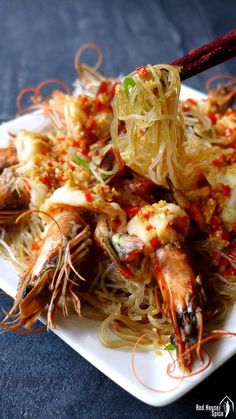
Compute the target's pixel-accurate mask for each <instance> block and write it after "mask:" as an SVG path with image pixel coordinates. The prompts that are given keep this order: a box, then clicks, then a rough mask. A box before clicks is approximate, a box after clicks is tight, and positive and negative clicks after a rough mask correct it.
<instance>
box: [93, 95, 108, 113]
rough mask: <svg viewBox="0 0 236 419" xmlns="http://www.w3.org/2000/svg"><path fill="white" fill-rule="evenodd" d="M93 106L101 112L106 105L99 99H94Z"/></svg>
mask: <svg viewBox="0 0 236 419" xmlns="http://www.w3.org/2000/svg"><path fill="white" fill-rule="evenodd" d="M95 107H96V111H97V112H101V111H103V110H104V109H105V108H106V105H104V104H103V103H102V102H101V100H100V99H98V98H96V99H95Z"/></svg>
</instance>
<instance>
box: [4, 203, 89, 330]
mask: <svg viewBox="0 0 236 419" xmlns="http://www.w3.org/2000/svg"><path fill="white" fill-rule="evenodd" d="M49 216H50V221H49V222H48V224H47V226H46V228H45V230H44V232H43V233H42V237H41V241H40V242H39V243H38V247H39V249H38V250H37V251H36V252H35V253H33V254H32V257H31V260H30V262H29V264H28V267H27V269H26V270H25V272H23V274H22V276H21V278H20V281H19V285H18V290H17V294H16V298H15V302H14V305H13V308H12V309H11V311H10V313H8V315H7V317H6V318H5V321H6V319H7V318H9V317H11V315H14V313H16V312H17V320H18V325H19V326H24V327H25V328H31V327H32V326H33V325H34V324H35V322H36V320H37V318H38V316H39V315H40V314H41V313H42V311H43V310H44V309H46V316H47V324H48V327H51V328H53V327H54V314H55V312H56V310H57V308H58V304H59V301H61V304H62V309H63V313H64V315H68V308H67V298H68V297H70V298H71V300H72V301H73V303H74V308H75V311H76V312H77V313H78V314H79V315H80V301H79V299H78V297H77V295H76V294H75V292H74V285H77V284H78V280H79V279H83V278H82V277H81V275H80V274H79V272H78V267H79V265H80V264H81V262H82V261H83V260H85V258H86V257H87V255H88V253H89V249H90V247H91V243H92V241H91V238H90V235H91V233H90V228H89V226H88V225H86V223H85V222H84V221H83V219H82V218H81V216H80V214H79V212H78V211H77V210H76V209H74V208H69V207H61V208H56V209H53V210H51V212H50V214H49ZM52 216H53V217H52ZM70 274H73V280H72V279H71V277H70Z"/></svg>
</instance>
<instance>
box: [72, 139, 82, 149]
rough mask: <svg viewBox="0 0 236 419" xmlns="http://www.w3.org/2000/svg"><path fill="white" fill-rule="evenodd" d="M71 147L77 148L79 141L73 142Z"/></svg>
mask: <svg viewBox="0 0 236 419" xmlns="http://www.w3.org/2000/svg"><path fill="white" fill-rule="evenodd" d="M72 146H73V147H79V146H80V140H73V142H72Z"/></svg>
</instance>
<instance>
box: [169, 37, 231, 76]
mask: <svg viewBox="0 0 236 419" xmlns="http://www.w3.org/2000/svg"><path fill="white" fill-rule="evenodd" d="M235 56H236V29H233V30H232V31H230V32H228V33H226V34H225V35H223V36H220V37H219V38H217V39H214V40H213V41H211V42H209V43H208V44H206V45H203V46H202V47H200V48H197V49H192V50H190V51H189V53H188V54H187V55H185V56H184V57H182V58H179V59H178V60H176V61H174V62H173V63H171V65H174V66H178V67H180V78H181V80H186V79H189V78H190V77H192V76H195V75H196V74H200V73H202V72H203V71H205V70H208V69H209V68H211V67H214V66H215V65H217V64H220V63H223V62H224V61H227V60H229V59H230V58H233V57H235Z"/></svg>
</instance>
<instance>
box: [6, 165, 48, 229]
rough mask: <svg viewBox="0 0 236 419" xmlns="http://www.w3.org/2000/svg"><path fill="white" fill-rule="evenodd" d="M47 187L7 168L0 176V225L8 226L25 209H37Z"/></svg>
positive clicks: (44, 196)
mask: <svg viewBox="0 0 236 419" xmlns="http://www.w3.org/2000/svg"><path fill="white" fill-rule="evenodd" d="M47 193H48V187H47V186H46V185H43V184H42V183H41V182H36V181H34V180H32V179H29V178H27V177H25V176H23V175H22V174H21V168H16V169H15V168H13V167H9V168H7V169H4V171H3V172H2V174H1V175H0V224H4V225H6V224H9V223H12V222H14V221H15V220H16V218H17V217H18V216H19V215H20V214H21V213H22V212H25V211H26V210H27V209H29V208H31V209H38V208H39V207H40V205H42V203H43V202H44V201H45V198H46V195H47Z"/></svg>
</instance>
